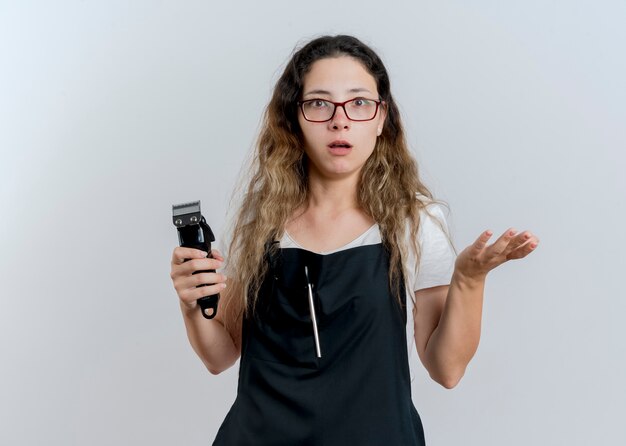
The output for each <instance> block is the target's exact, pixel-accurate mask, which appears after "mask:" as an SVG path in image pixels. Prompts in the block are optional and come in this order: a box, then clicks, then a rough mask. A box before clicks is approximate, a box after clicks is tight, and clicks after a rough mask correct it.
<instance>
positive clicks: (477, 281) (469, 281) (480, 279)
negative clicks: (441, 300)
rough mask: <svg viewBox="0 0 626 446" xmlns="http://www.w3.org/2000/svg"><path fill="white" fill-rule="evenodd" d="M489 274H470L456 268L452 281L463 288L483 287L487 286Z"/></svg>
mask: <svg viewBox="0 0 626 446" xmlns="http://www.w3.org/2000/svg"><path fill="white" fill-rule="evenodd" d="M486 278H487V274H486V273H485V274H474V275H468V274H464V273H463V272H461V271H459V270H458V269H455V270H454V272H453V273H452V282H453V283H456V284H457V285H458V286H459V287H461V288H482V287H484V286H485V279H486Z"/></svg>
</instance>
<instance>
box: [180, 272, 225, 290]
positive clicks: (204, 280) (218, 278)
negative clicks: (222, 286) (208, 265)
mask: <svg viewBox="0 0 626 446" xmlns="http://www.w3.org/2000/svg"><path fill="white" fill-rule="evenodd" d="M226 280H228V277H226V276H225V275H224V274H220V273H200V274H194V275H192V276H190V278H189V280H188V281H186V283H187V284H188V286H187V288H195V287H197V286H201V285H215V284H216V283H224V282H226Z"/></svg>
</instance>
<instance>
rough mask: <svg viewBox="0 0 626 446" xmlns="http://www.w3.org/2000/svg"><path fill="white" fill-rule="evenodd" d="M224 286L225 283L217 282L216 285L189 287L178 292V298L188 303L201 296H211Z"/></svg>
mask: <svg viewBox="0 0 626 446" xmlns="http://www.w3.org/2000/svg"><path fill="white" fill-rule="evenodd" d="M224 288H226V284H225V283H218V284H216V285H209V286H203V287H198V288H191V289H188V290H183V291H181V292H180V293H179V296H180V300H182V301H183V302H185V303H187V304H190V303H193V302H195V301H196V300H198V299H200V298H201V297H206V296H212V295H213V294H217V293H219V292H220V291H222V290H223V289H224Z"/></svg>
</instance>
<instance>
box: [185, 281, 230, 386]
mask: <svg viewBox="0 0 626 446" xmlns="http://www.w3.org/2000/svg"><path fill="white" fill-rule="evenodd" d="M227 290H229V288H225V289H224V290H223V291H222V292H221V293H220V303H219V307H218V309H219V310H218V312H217V314H216V315H215V317H214V318H213V319H205V318H204V317H203V316H202V313H201V312H200V310H199V308H193V309H189V308H188V307H187V306H186V305H185V304H184V303H183V302H182V301H181V303H180V310H181V313H182V315H183V320H184V322H185V328H186V330H187V338H188V339H189V343H190V344H191V346H192V348H193V350H194V351H195V352H196V354H197V355H198V357H199V358H200V360H201V361H202V363H203V364H204V365H205V367H206V368H207V369H208V370H209V372H211V373H212V374H213V375H217V374H219V373H221V372H223V371H224V370H226V369H228V368H230V367H231V366H232V365H233V364H235V362H237V359H239V356H240V355H241V318H235V317H234V316H233V315H232V314H226V315H225V314H224V313H228V312H227V311H226V310H227V305H225V303H226V301H227V299H228V298H230V295H229V294H228V292H227ZM224 318H228V319H229V324H228V327H229V329H230V331H228V330H227V329H226V328H225V327H224Z"/></svg>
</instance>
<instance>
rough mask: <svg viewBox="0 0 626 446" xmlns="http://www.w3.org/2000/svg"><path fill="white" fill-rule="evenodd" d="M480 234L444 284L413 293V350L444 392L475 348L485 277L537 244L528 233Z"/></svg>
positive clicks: (463, 369) (523, 254) (471, 355)
mask: <svg viewBox="0 0 626 446" xmlns="http://www.w3.org/2000/svg"><path fill="white" fill-rule="evenodd" d="M490 237H491V233H490V232H489V231H486V232H484V233H483V234H482V235H481V236H480V237H479V238H478V239H477V240H476V241H475V242H474V243H473V244H472V245H470V246H469V247H467V248H466V249H465V250H464V251H463V252H461V254H459V256H458V258H457V260H456V262H455V269H454V273H453V275H452V280H451V283H450V285H449V286H438V287H432V288H426V289H423V290H418V291H416V292H415V300H416V304H415V307H414V309H413V318H414V324H415V347H416V349H417V352H418V355H419V357H420V360H421V361H422V363H423V364H424V367H425V368H426V370H427V371H428V373H429V374H430V376H431V377H432V378H433V379H434V380H435V381H437V382H438V383H439V384H441V385H442V386H444V387H445V388H447V389H451V388H453V387H454V386H456V385H457V384H458V382H459V381H460V380H461V378H462V377H463V374H464V373H465V369H466V367H467V365H468V364H469V362H470V360H471V359H472V357H473V356H474V354H475V353H476V350H477V349H478V343H479V340H480V327H481V320H482V308H483V292H484V288H485V278H486V275H487V273H488V272H489V271H490V270H492V269H493V268H495V267H496V266H498V265H501V264H502V263H504V262H506V261H508V260H511V259H520V258H522V257H525V256H526V255H528V254H529V253H530V252H531V251H532V250H534V248H536V246H537V244H538V243H539V241H538V239H537V238H536V237H534V236H533V235H532V234H530V233H529V232H524V233H519V234H517V235H515V231H514V230H508V231H507V232H505V233H504V234H503V235H502V236H501V237H500V238H499V239H498V240H497V241H496V242H495V243H493V244H492V245H490V246H486V244H487V241H488V240H489V238H490Z"/></svg>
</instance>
